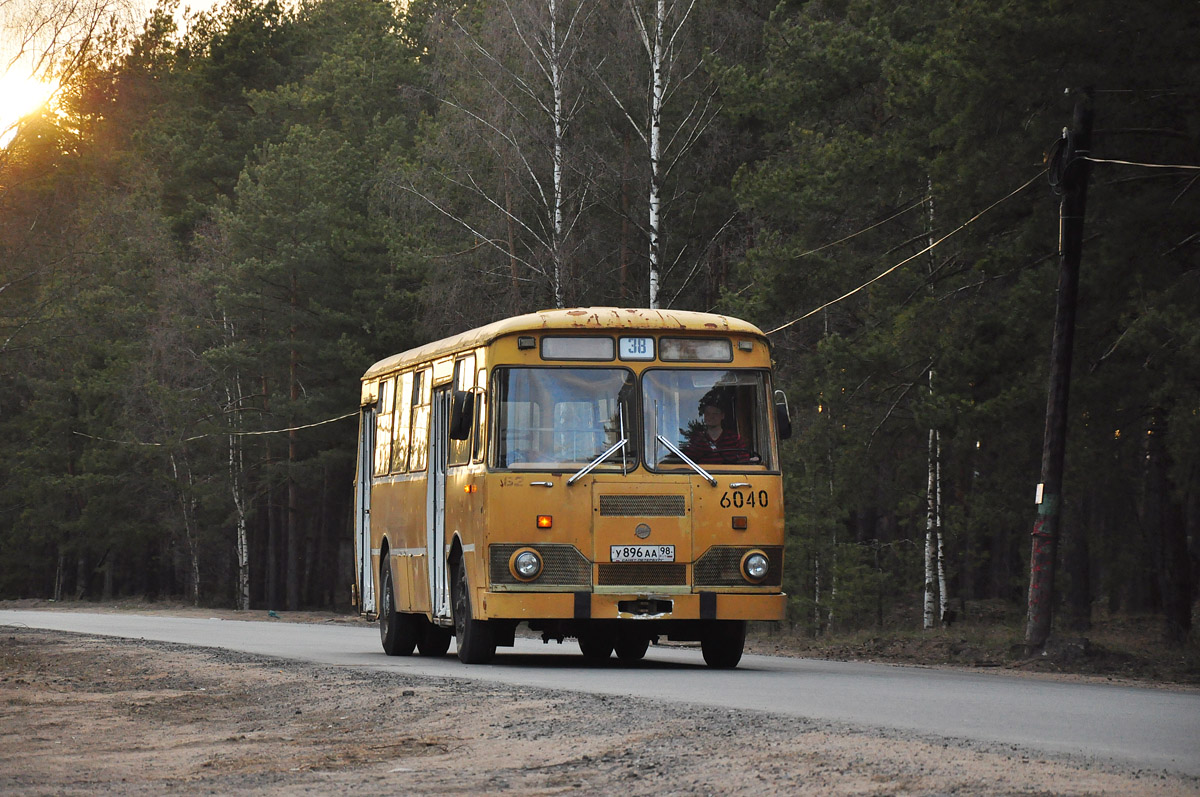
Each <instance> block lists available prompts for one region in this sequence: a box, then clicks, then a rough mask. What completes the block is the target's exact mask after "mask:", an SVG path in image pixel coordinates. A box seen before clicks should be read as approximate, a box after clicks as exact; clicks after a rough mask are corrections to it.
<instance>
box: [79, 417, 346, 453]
mask: <svg viewBox="0 0 1200 797" xmlns="http://www.w3.org/2000/svg"><path fill="white" fill-rule="evenodd" d="M357 415H358V413H357V412H348V413H346V414H345V415H339V416H337V417H336V418H326V419H325V420H323V421H315V422H313V423H306V424H304V425H302V426H290V427H288V428H287V429H264V430H262V431H258V432H209V433H207V434H198V435H194V436H192V437H185V438H183V440H181V441H180V442H182V443H191V442H194V441H196V440H203V439H204V438H206V437H254V436H256V435H265V434H286V433H288V432H299V431H300V430H302V429H312V428H313V427H315V426H324V425H325V424H328V423H336V422H337V421H344V420H346V419H347V418H354V417H356V416H357ZM72 434H76V435H79V436H80V437H86V438H88V439H89V440H99V441H101V442H103V443H116V444H117V445H122V446H154V447H161V446H164V445H166V443H145V442H142V441H141V440H113V439H112V438H109V437H97V436H95V435H90V434H86V433H84V432H77V431H72Z"/></svg>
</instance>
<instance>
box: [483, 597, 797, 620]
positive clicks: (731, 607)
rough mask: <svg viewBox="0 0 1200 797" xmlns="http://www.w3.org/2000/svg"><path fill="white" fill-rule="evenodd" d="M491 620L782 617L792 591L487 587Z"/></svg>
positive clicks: (485, 612) (485, 608) (485, 606)
mask: <svg viewBox="0 0 1200 797" xmlns="http://www.w3.org/2000/svg"><path fill="white" fill-rule="evenodd" d="M481 598H482V607H481V608H482V609H483V615H484V617H485V618H486V619H507V620H635V621H636V620H782V619H784V614H785V612H786V610H787V595H785V594H783V593H773V594H766V595H762V594H746V593H727V592H702V593H685V594H668V595H661V594H656V593H620V594H607V593H593V592H574V593H571V592H567V593H562V592H552V593H536V592H534V593H531V592H485V593H483V594H482V596H481Z"/></svg>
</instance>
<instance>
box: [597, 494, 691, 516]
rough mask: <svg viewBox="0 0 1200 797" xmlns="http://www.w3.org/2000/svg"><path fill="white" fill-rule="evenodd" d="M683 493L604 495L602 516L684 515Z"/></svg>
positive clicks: (685, 507)
mask: <svg viewBox="0 0 1200 797" xmlns="http://www.w3.org/2000/svg"><path fill="white" fill-rule="evenodd" d="M685 514H687V501H686V500H685V499H684V497H683V496H682V495H602V496H600V517H683V516H684V515H685Z"/></svg>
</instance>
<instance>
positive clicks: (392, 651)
mask: <svg viewBox="0 0 1200 797" xmlns="http://www.w3.org/2000/svg"><path fill="white" fill-rule="evenodd" d="M379 587H380V588H379V591H380V592H381V593H382V598H381V601H380V606H379V641H380V642H382V643H383V652H384V653H386V654H388V655H389V656H411V655H412V652H413V648H414V647H416V644H417V622H416V618H415V617H412V616H411V615H407V614H401V613H400V612H398V611H396V597H395V590H394V589H393V588H392V568H391V566H390V565H389V564H388V563H387V562H386V561H385V562H384V565H383V570H382V572H381V573H380V574H379Z"/></svg>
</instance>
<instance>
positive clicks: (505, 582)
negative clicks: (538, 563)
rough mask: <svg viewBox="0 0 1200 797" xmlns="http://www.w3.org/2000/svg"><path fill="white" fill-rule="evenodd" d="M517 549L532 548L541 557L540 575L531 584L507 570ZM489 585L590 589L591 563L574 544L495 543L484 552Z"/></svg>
mask: <svg viewBox="0 0 1200 797" xmlns="http://www.w3.org/2000/svg"><path fill="white" fill-rule="evenodd" d="M519 548H533V549H534V550H535V551H537V552H538V553H539V554H540V555H541V557H542V574H541V575H540V576H538V577H537V578H536V579H534V580H533V581H521V580H519V579H517V578H515V577H514V576H513V574H512V573H511V572H509V569H508V560H509V558H510V557H511V556H512V555H513V552H514V551H516V550H517V549H519ZM488 553H489V561H490V563H491V571H490V575H491V579H492V585H493V586H504V587H524V588H531V589H536V588H539V587H557V588H562V589H591V588H592V564H591V562H589V561H588V560H587V559H586V558H585V557H584V555H583V554H581V553H580V552H579V551H578V550H577V549H576V548H575V546H574V545H562V544H554V543H538V544H537V545H526V544H522V543H509V542H506V543H498V544H496V545H492V546H491V547H490V548H489V549H488Z"/></svg>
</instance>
